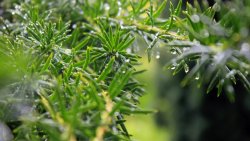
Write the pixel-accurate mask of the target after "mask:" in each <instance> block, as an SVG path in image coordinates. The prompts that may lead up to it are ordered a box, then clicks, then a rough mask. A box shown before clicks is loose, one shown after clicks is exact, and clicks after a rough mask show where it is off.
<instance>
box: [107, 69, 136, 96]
mask: <svg viewBox="0 0 250 141" xmlns="http://www.w3.org/2000/svg"><path fill="white" fill-rule="evenodd" d="M131 75H132V70H131V69H127V68H126V65H124V66H123V67H121V68H120V69H119V71H118V73H116V74H115V76H114V79H113V80H112V81H111V83H110V85H109V89H108V92H109V94H110V97H111V98H112V99H113V98H115V97H116V96H117V95H118V94H119V93H120V92H121V90H122V88H123V87H124V86H125V85H126V83H127V82H128V80H129V78H130V76H131Z"/></svg>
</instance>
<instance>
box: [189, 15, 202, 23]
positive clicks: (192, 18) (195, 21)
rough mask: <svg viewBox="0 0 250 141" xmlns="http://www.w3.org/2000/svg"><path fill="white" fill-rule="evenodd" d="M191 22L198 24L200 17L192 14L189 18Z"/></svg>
mask: <svg viewBox="0 0 250 141" xmlns="http://www.w3.org/2000/svg"><path fill="white" fill-rule="evenodd" d="M191 20H192V21H193V22H194V23H198V22H200V17H199V16H198V15H196V14H194V15H192V16H191Z"/></svg>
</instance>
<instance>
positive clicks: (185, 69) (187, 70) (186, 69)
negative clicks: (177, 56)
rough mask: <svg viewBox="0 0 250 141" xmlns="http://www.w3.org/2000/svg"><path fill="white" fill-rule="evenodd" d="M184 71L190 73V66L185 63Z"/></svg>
mask: <svg viewBox="0 0 250 141" xmlns="http://www.w3.org/2000/svg"><path fill="white" fill-rule="evenodd" d="M184 71H185V73H188V72H189V67H188V65H187V64H184Z"/></svg>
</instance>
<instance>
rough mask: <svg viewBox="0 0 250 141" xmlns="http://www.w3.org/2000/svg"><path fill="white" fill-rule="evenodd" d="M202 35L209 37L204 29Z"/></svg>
mask: <svg viewBox="0 0 250 141" xmlns="http://www.w3.org/2000/svg"><path fill="white" fill-rule="evenodd" d="M202 35H203V36H204V37H209V32H208V31H207V30H206V29H204V30H202Z"/></svg>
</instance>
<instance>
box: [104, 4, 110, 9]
mask: <svg viewBox="0 0 250 141" xmlns="http://www.w3.org/2000/svg"><path fill="white" fill-rule="evenodd" d="M104 9H105V10H106V11H108V10H109V9H110V6H109V4H108V3H105V4H104Z"/></svg>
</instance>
